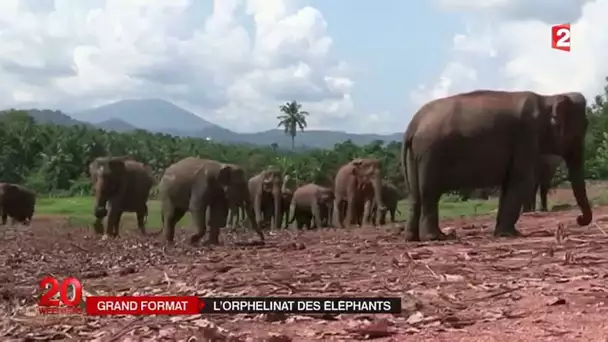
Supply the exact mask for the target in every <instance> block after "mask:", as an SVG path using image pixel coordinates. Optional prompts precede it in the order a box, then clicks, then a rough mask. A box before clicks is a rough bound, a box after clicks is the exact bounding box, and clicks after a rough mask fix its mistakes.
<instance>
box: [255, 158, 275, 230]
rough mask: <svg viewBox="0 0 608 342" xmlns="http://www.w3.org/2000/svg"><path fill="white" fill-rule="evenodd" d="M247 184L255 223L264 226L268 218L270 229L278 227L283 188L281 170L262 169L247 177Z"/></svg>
mask: <svg viewBox="0 0 608 342" xmlns="http://www.w3.org/2000/svg"><path fill="white" fill-rule="evenodd" d="M248 186H249V193H250V195H251V197H252V202H253V211H254V213H255V220H256V223H257V224H258V225H260V226H264V225H265V224H266V222H268V220H270V221H271V222H272V229H274V230H276V229H278V228H279V226H280V225H279V219H280V217H281V216H280V215H281V189H282V188H283V176H282V174H281V171H280V170H277V169H267V170H264V171H262V172H260V173H258V174H257V175H255V176H253V177H251V178H249V182H248Z"/></svg>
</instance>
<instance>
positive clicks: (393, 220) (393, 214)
mask: <svg viewBox="0 0 608 342" xmlns="http://www.w3.org/2000/svg"><path fill="white" fill-rule="evenodd" d="M395 211H396V208H391V210H390V211H389V213H390V215H391V223H393V224H394V223H395V222H397V220H395ZM382 217H384V216H382ZM384 220H385V221H386V219H384Z"/></svg>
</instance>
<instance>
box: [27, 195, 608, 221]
mask: <svg viewBox="0 0 608 342" xmlns="http://www.w3.org/2000/svg"><path fill="white" fill-rule="evenodd" d="M591 200H592V201H593V203H594V204H608V194H607V193H600V194H598V195H597V196H595V197H593V198H591ZM568 202H571V201H568ZM93 204H94V199H93V197H69V198H39V199H38V200H37V204H36V214H41V215H61V216H64V217H67V218H68V220H69V222H70V223H71V224H73V225H88V224H91V223H92V222H93V220H94V217H93ZM560 204H564V202H561V203H560V202H556V201H551V203H550V205H551V206H553V205H560ZM497 205H498V200H497V199H495V198H492V199H490V200H488V201H479V200H470V201H467V202H460V201H456V200H453V199H450V198H445V199H443V200H442V201H441V202H440V208H439V212H440V215H441V217H442V218H450V217H467V216H476V215H486V214H492V213H494V212H495V210H496V208H497ZM148 208H149V211H150V212H149V215H148V223H147V227H150V229H152V230H153V229H154V228H159V227H161V220H160V205H159V202H158V201H156V200H151V201H149V202H148ZM408 209H409V207H408V206H407V201H401V202H400V203H399V211H401V213H400V214H397V220H405V219H407V215H408V214H409V210H408ZM121 222H123V223H126V222H133V223H134V222H135V214H133V213H127V214H125V215H123V219H122V221H121ZM190 226H191V224H190V217H189V215H186V216H185V217H184V218H183V219H182V220H181V222H179V224H178V227H190Z"/></svg>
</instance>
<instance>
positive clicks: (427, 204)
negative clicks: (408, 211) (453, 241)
mask: <svg viewBox="0 0 608 342" xmlns="http://www.w3.org/2000/svg"><path fill="white" fill-rule="evenodd" d="M432 187H433V185H427V186H426V187H425V186H423V187H422V191H421V195H422V196H421V208H420V209H421V210H420V241H436V240H443V239H445V238H446V235H445V234H444V233H443V232H442V231H441V230H440V229H439V198H440V197H441V195H440V194H438V193H437V192H436V191H435V189H432Z"/></svg>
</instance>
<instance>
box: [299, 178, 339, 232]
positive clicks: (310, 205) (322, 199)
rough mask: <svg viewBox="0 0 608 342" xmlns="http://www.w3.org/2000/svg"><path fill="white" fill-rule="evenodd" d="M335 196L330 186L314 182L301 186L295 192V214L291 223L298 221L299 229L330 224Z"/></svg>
mask: <svg viewBox="0 0 608 342" xmlns="http://www.w3.org/2000/svg"><path fill="white" fill-rule="evenodd" d="M334 197H335V196H334V192H333V190H332V189H330V188H326V187H323V186H320V185H317V184H312V183H309V184H305V185H302V186H300V187H299V188H297V189H296V191H294V193H293V199H292V201H291V204H292V205H293V215H292V217H291V218H290V219H289V223H290V224H291V223H293V221H296V226H297V228H298V229H302V228H303V227H304V226H306V227H307V228H308V229H311V228H312V227H313V225H314V226H315V227H317V228H320V227H324V226H328V225H329V222H330V219H329V218H330V217H331V211H332V207H333V201H334Z"/></svg>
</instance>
